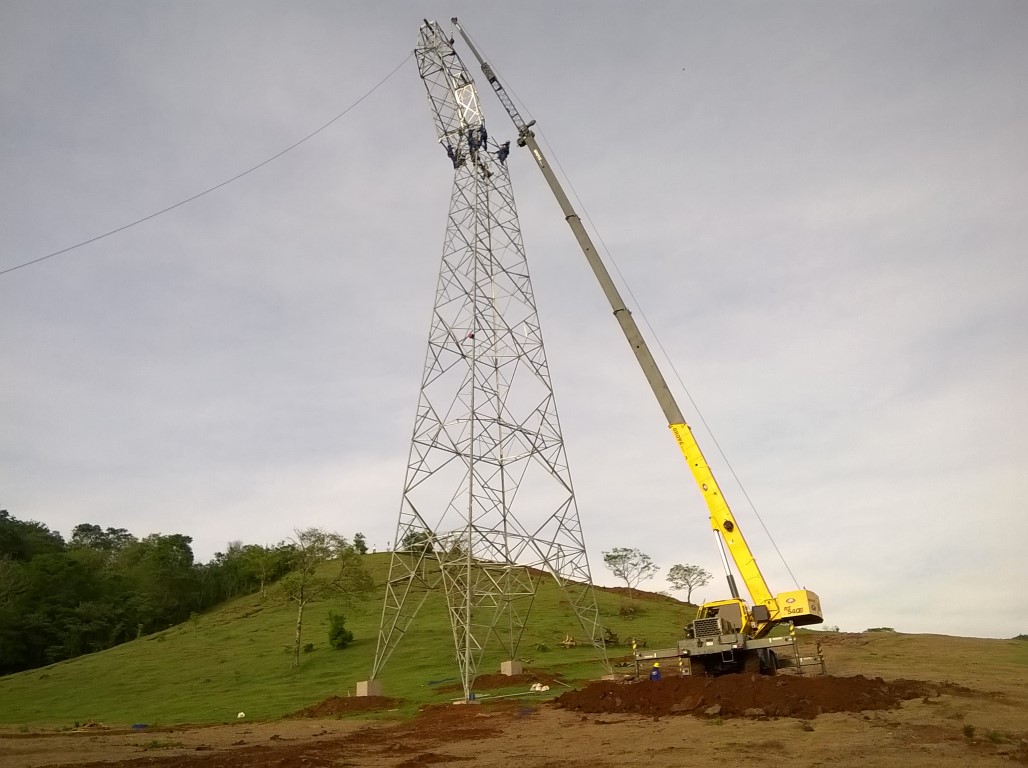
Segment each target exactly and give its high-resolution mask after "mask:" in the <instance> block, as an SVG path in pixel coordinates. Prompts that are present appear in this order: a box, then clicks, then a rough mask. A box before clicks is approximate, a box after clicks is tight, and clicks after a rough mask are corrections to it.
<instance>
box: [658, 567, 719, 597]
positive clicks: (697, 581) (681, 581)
mask: <svg viewBox="0 0 1028 768" xmlns="http://www.w3.org/2000/svg"><path fill="white" fill-rule="evenodd" d="M712 578H713V576H711V574H710V572H709V571H706V570H704V569H703V568H700V566H698V565H682V564H681V563H678V564H677V565H672V566H671V567H670V568H669V569H668V572H667V580H668V583H669V584H670V585H671V586H672V587H673V588H674V589H677V590H679V591H684V592H685V602H687V603H691V602H692V591H693V590H694V589H696V588H697V587H705V586H707V585H708V584H710V580H711V579H712Z"/></svg>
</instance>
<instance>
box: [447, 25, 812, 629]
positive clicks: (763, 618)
mask: <svg viewBox="0 0 1028 768" xmlns="http://www.w3.org/2000/svg"><path fill="white" fill-rule="evenodd" d="M452 22H453V25H454V27H455V28H456V29H457V31H459V32H460V34H461V36H462V37H463V38H464V42H465V43H466V44H467V45H468V47H469V48H470V49H471V52H472V53H473V54H474V56H475V58H476V59H478V62H479V64H480V65H481V68H482V72H483V74H484V75H485V77H486V79H487V80H488V81H489V84H490V86H492V89H493V91H494V92H495V93H496V95H497V97H498V98H499V99H500V102H501V103H502V104H503V106H504V108H505V109H506V110H507V113H508V114H509V115H510V118H511V120H512V121H513V122H514V125H515V127H516V128H517V130H518V138H517V144H518V146H522V147H528V149H529V150H530V151H531V153H532V157H533V158H534V159H535V163H536V165H537V166H538V167H539V170H540V171H541V172H542V174H543V178H544V179H545V180H546V183H547V185H548V186H549V188H550V191H551V192H553V195H554V197H555V198H556V199H557V203H558V205H559V206H560V209H561V211H562V212H563V214H564V218H565V220H566V221H567V223H568V226H570V227H571V231H572V232H573V233H574V235H575V239H576V240H577V241H578V244H579V246H580V247H581V249H582V253H583V254H584V255H585V258H586V260H587V261H588V262H589V266H590V267H591V269H592V271H593V274H594V275H595V276H596V279H597V280H598V281H599V283H600V288H601V289H602V290H603V293H604V295H605V296H606V297H607V301H608V302H609V303H610V306H611V309H612V310H613V312H614V317H615V318H616V319H617V321H618V324H619V325H620V326H621V330H622V331H623V332H624V334H625V338H626V339H627V340H628V343H629V345H630V346H631V347H632V351H633V352H634V353H635V357H636V359H637V360H638V362H639V366H640V367H641V368H642V371H643V375H644V376H645V377H646V381H647V382H648V383H649V385H650V388H651V389H652V390H653V394H654V395H655V396H656V398H657V402H658V403H659V404H660V408H661V410H662V411H663V412H664V417H665V419H666V420H667V423H668V427H669V428H670V429H671V432H672V433H673V434H674V436H675V440H676V441H677V443H678V446H679V448H680V449H681V451H682V454H683V455H684V456H685V460H686V462H687V463H688V465H689V469H690V470H691V471H692V474H693V477H694V479H695V480H696V483H697V485H699V487H700V490H701V491H702V493H703V497H704V500H705V501H706V503H707V508H708V510H709V512H710V522H711V527H712V528H713V530H714V531H715V533H716V534H717V537H716V538H717V542H718V546H719V549H720V551H721V556H722V559H723V560H724V562H725V565H726V572H727V574H726V575H727V577H728V584H729V589H730V590H731V593H732V598H733V599H732V600H730V601H720V602H719V603H713V604H710V605H711V606H713V609H712V613H713V615H716V614H717V611H718V607H717V606H719V605H720V604H721V603H733V604H738V605H739V607H740V609H741V613H742V616H741V617H740V618H739V619H736V628H737V629H738V630H739V631H740V632H745V633H746V634H748V635H750V636H752V637H763V636H764V635H766V634H767V633H768V632H770V631H771V629H772V628H773V627H774V626H775V624H777V623H779V622H781V621H792V622H793V623H794V624H816V623H819V622H821V621H822V619H821V607H820V600H819V599H818V597H817V595H815V594H814V593H813V592H810V591H808V590H805V589H802V590H795V591H791V592H784V593H781V594H779V595H777V596H775V595H773V594H772V593H771V590H770V589H769V588H768V585H767V582H766V581H765V580H764V577H763V575H762V574H761V572H760V568H759V567H758V566H757V561H756V558H754V556H753V553H752V552H751V550H750V548H749V545H748V544H747V543H746V540H745V538H744V537H743V535H742V531H741V530H740V528H739V525H738V523H737V522H736V520H735V516H734V515H733V514H732V511H731V509H730V508H729V506H728V503H727V502H726V501H725V498H724V496H723V494H722V493H721V489H720V487H719V486H718V484H717V481H716V480H715V479H714V475H713V472H712V471H711V469H710V466H709V465H708V464H707V460H706V458H705V457H704V455H703V451H702V450H700V447H699V445H698V444H697V442H696V439H695V438H694V437H693V434H692V429H691V428H690V427H689V425H688V424H687V423H686V421H685V418H684V416H683V415H682V410H681V408H679V407H678V403H677V402H676V401H675V398H674V395H673V394H672V393H671V390H670V389H669V387H668V385H667V382H666V381H665V379H664V376H663V374H662V373H661V371H660V369H659V367H658V366H657V363H656V360H654V358H653V354H652V353H651V352H650V348H649V346H648V345H647V344H646V341H645V339H644V338H643V336H642V333H641V332H640V330H639V326H638V325H637V324H636V322H635V319H634V318H633V317H632V313H631V312H629V310H628V308H627V307H626V306H625V302H624V300H623V299H622V298H621V294H620V292H619V291H618V289H617V286H616V285H615V284H614V281H613V279H612V278H611V276H610V273H609V272H608V271H607V267H606V265H605V264H604V263H603V261H602V259H600V256H599V254H598V252H597V250H596V247H595V246H594V245H593V242H592V238H591V237H590V236H589V233H588V232H587V231H586V229H585V226H584V225H583V224H582V220H581V218H580V217H579V216H578V214H577V213H576V212H575V209H574V207H573V206H572V205H571V201H570V200H569V199H568V196H567V194H566V193H565V192H564V189H563V187H562V186H561V184H560V181H559V180H558V179H557V176H556V174H555V173H554V171H553V169H552V168H551V166H550V164H549V162H548V161H547V160H546V157H545V155H544V154H543V151H542V149H541V148H540V147H539V143H538V141H537V140H536V137H535V133H534V132H533V131H532V127H533V126H534V125H535V120H531V121H528V122H526V121H525V119H524V118H523V117H522V116H521V113H520V112H519V111H518V109H517V107H516V106H515V105H514V102H513V101H512V100H511V98H510V96H509V95H508V94H507V92H506V91H505V90H504V88H503V85H502V84H501V83H500V80H499V78H497V76H496V73H495V72H494V71H493V68H492V67H491V66H490V65H489V63H488V62H486V61H485V59H484V58H483V57H482V55H481V54H480V53H479V51H478V49H477V48H476V47H475V45H474V43H472V41H471V39H470V38H469V37H468V34H467V33H466V32H465V31H464V29H463V28H462V27H461V25H460V23H459V22H458V21H457V19H456V18H454V19H452ZM725 547H727V549H728V552H729V553H730V554H731V557H732V560H733V561H734V563H735V565H736V568H738V570H739V575H740V578H741V579H742V581H743V583H744V584H745V585H746V588H747V590H748V592H749V594H750V598H751V600H752V602H753V605H754V606H755V607H756V606H761V607H762V608H761V609H760V610H754V611H753V612H752V613H751V612H750V611H749V609H748V608H747V607H746V606H745V604H743V603H742V601H741V600H740V598H739V592H738V589H737V587H736V584H735V579H734V576H733V575H732V572H731V569H730V568H727V565H728V563H727V558H726V556H725ZM706 608H707V606H703V607H701V610H700V614H699V615H700V617H703V615H704V609H706ZM739 624H741V626H738V625H739Z"/></svg>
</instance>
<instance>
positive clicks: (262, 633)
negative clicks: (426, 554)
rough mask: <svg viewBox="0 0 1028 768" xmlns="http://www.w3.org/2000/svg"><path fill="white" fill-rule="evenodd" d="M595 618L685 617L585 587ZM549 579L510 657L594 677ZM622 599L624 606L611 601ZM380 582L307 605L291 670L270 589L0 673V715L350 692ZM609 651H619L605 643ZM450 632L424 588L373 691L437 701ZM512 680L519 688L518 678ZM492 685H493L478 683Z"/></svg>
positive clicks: (282, 707) (262, 707)
mask: <svg viewBox="0 0 1028 768" xmlns="http://www.w3.org/2000/svg"><path fill="white" fill-rule="evenodd" d="M364 559H365V564H366V566H367V567H368V569H369V570H370V571H371V573H372V574H373V576H374V578H375V582H376V584H379V585H381V584H383V583H384V581H385V579H386V574H387V571H388V567H389V555H388V554H377V555H365V557H364ZM596 596H597V602H598V603H599V606H600V614H601V621H602V623H603V624H604V626H607V627H609V628H610V629H611V630H612V631H613V632H616V633H618V634H619V635H620V636H621V637H622V638H626V637H629V636H637V637H644V638H646V639H647V640H648V642H649V645H650V647H655V646H671V645H673V644H674V642H675V641H676V639H677V638H678V637H679V635H680V633H681V628H682V627H683V626H685V623H687V622H688V621H689V620H691V618H692V615H693V610H694V609H693V608H691V607H690V606H687V605H685V604H684V603H680V602H678V601H676V600H674V599H672V598H668V597H662V596H659V595H651V594H645V593H643V596H642V598H641V599H637V600H633V601H630V600H628V599H627V598H625V597H623V596H621V595H619V594H617V593H614V592H613V591H609V590H602V589H598V590H597V591H596ZM562 601H564V595H563V593H562V592H561V591H560V590H559V589H558V588H557V587H556V586H555V584H554V583H553V580H552V579H542V580H541V582H540V586H539V591H538V594H537V596H536V600H535V604H534V607H533V609H532V613H531V616H530V617H529V622H528V628H527V629H526V631H525V636H524V638H523V640H522V642H521V646H520V651H519V656H520V657H521V658H523V659H525V660H527V661H529V664H528V666H529V667H530V668H531V669H533V670H537V671H547V672H552V673H557V674H560V675H563V676H564V677H565V678H566V679H568V680H584V679H590V678H596V677H599V676H600V675H602V674H603V672H604V669H603V666H602V664H601V663H600V662H599V660H598V656H597V651H596V650H595V649H593V648H591V647H588V646H579V647H576V648H571V649H565V648H562V647H561V646H560V641H561V640H562V639H563V638H564V636H565V635H567V634H570V635H573V636H575V637H577V638H581V637H582V630H581V628H580V627H579V625H578V624H577V622H576V620H575V618H574V615H573V613H572V612H571V610H570V609H569V608H568V607H567V605H566V604H563V605H562ZM628 604H631V605H633V606H634V607H635V608H636V615H635V616H634V617H631V618H626V617H625V616H622V615H621V610H622V608H623V607H625V606H626V605H628ZM381 610H382V592H381V591H378V592H376V593H375V594H374V595H373V596H372V597H371V598H370V599H369V600H368V601H367V602H364V603H359V604H358V605H356V606H354V607H351V608H349V609H344V608H341V606H340V605H339V604H338V602H337V601H334V600H332V599H328V600H325V601H323V602H319V603H314V604H311V605H309V606H308V608H307V611H306V612H305V619H304V638H303V642H304V643H308V642H310V643H313V644H314V646H315V648H314V650H313V651H312V652H310V653H305V654H303V655H302V658H301V664H300V667H299V669H292V668H291V652H292V641H293V633H294V629H295V622H296V611H295V608H294V607H293V606H292V605H290V604H288V603H287V602H285V600H284V599H283V597H282V595H281V593H280V592H279V591H278V590H277V589H276V588H275V587H274V586H272V587H270V588H269V590H268V594H267V596H266V597H264V598H261V597H260V596H259V595H250V596H247V597H242V598H238V599H236V600H233V601H231V602H229V603H227V604H225V605H224V606H222V607H221V608H219V609H217V610H214V611H211V612H210V613H207V614H204V615H202V616H200V617H198V618H196V619H194V620H191V621H189V622H186V623H185V624H181V625H179V626H177V627H173V628H171V629H168V630H166V631H164V632H160V633H157V634H154V635H149V636H147V637H143V638H140V639H139V640H135V641H133V642H130V643H126V644H124V645H121V646H118V647H117V648H112V649H110V650H107V651H103V652H101V653H96V654H92V655H89V656H83V657H80V658H77V659H72V660H70V661H65V662H61V663H59V664H53V665H51V666H48V667H44V668H41V669H35V670H31V671H28V672H22V673H19V674H16V675H9V676H7V677H3V678H0V724H3V725H21V724H27V725H33V726H51V727H69V726H73V725H74V724H75V723H83V722H88V721H98V722H102V723H105V724H108V725H115V724H126V725H127V724H133V723H147V724H149V725H160V724H163V725H168V724H174V723H208V722H225V721H229V720H235V719H236V713H238V712H245V713H246V716H247V718H248V719H261V718H270V717H276V716H280V715H284V714H287V713H290V712H294V711H297V710H299V709H302V708H303V707H306V706H309V705H311V704H314V703H317V702H319V701H321V700H322V699H325V698H326V697H328V696H333V695H334V696H346V695H347V694H348V693H349V694H353V693H354V691H355V686H356V683H357V681H359V680H366V679H367V678H368V675H369V673H370V671H371V666H372V662H373V660H374V655H375V643H376V637H377V633H378V623H379V617H380V614H381ZM329 611H336V612H342V613H344V614H345V615H346V617H347V627H348V628H349V629H350V630H352V631H353V633H354V636H355V640H354V642H353V644H352V645H351V646H350V647H348V648H346V649H345V650H335V649H333V648H331V647H330V646H329V644H328V638H327V626H328V614H329ZM608 652H609V653H610V654H611V658H617V657H620V656H624V655H626V654H629V653H631V648H630V647H628V646H626V645H619V646H613V647H611V648H610V649H609V651H608ZM500 661H501V659H500V657H499V655H498V654H497V653H493V654H492V656H490V655H488V653H487V656H486V658H485V660H484V661H483V664H482V665H481V667H480V669H479V673H480V674H487V673H493V672H498V671H499V664H500ZM458 674H459V673H458V669H457V663H456V661H455V658H454V648H453V635H452V632H451V629H450V624H449V618H448V616H447V613H446V610H445V606H444V602H443V599H442V597H441V596H438V595H432V596H430V597H429V600H428V601H427V602H426V603H425V605H424V607H423V608H422V609H421V612H420V613H419V614H418V617H417V619H416V621H415V623H414V625H413V626H412V627H411V630H410V631H409V632H408V634H407V636H406V637H404V639H403V641H402V642H401V643H400V645H399V646H398V647H397V649H396V651H395V652H394V654H393V656H392V657H391V658H390V660H389V662H388V664H387V665H386V667H385V669H384V671H383V673H382V674H381V675H380V679H381V680H382V682H383V686H384V693H385V695H387V696H393V697H397V698H401V699H404V700H406V702H407V703H406V707H408V708H410V709H414V708H415V707H417V706H419V705H420V704H423V703H426V702H434V701H449V700H452V699H453V698H454V694H453V693H448V694H447V693H444V692H441V691H440V690H439V688H440V687H441V686H440V681H446V682H454V681H455V680H456V679H457V676H458ZM521 687H523V686H521ZM490 693H492V694H498V693H502V691H490Z"/></svg>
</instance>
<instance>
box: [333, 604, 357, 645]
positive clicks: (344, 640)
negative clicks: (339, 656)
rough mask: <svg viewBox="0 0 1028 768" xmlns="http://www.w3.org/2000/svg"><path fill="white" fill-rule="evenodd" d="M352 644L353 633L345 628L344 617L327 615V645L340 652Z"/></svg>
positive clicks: (341, 615) (338, 614)
mask: <svg viewBox="0 0 1028 768" xmlns="http://www.w3.org/2000/svg"><path fill="white" fill-rule="evenodd" d="M352 642H353V632H351V631H350V630H348V629H347V628H346V617H345V616H343V614H341V613H333V612H331V611H330V612H329V614H328V644H329V645H331V646H332V647H333V648H335V649H337V650H340V651H341V650H342V649H343V648H345V647H346V646H348V645H349V644H350V643H352Z"/></svg>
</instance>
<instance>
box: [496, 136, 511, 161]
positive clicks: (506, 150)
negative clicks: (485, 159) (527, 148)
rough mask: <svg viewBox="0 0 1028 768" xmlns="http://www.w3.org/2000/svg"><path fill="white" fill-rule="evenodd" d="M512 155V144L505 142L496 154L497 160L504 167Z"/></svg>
mask: <svg viewBox="0 0 1028 768" xmlns="http://www.w3.org/2000/svg"><path fill="white" fill-rule="evenodd" d="M508 155H510V142H509V141H505V142H503V143H502V144H501V145H500V148H499V150H497V152H496V159H497V160H499V161H500V162H501V163H503V164H504V165H506V164H507V156H508Z"/></svg>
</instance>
